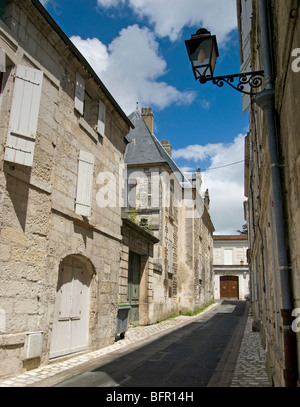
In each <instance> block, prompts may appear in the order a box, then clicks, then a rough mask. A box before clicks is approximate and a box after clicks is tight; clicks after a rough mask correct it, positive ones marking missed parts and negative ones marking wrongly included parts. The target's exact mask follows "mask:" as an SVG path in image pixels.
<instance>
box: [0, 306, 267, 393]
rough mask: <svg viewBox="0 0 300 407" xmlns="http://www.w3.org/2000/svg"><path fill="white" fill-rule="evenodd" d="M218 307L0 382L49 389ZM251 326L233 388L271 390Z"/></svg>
mask: <svg viewBox="0 0 300 407" xmlns="http://www.w3.org/2000/svg"><path fill="white" fill-rule="evenodd" d="M219 305H220V304H219V303H217V304H213V305H212V306H210V307H209V308H207V309H206V310H205V311H204V312H202V313H201V314H199V315H196V316H193V317H186V316H180V317H177V318H172V319H169V320H166V321H163V322H160V323H158V324H154V325H149V326H139V327H135V328H129V329H128V331H127V332H126V335H125V338H124V339H122V340H119V341H116V342H115V343H114V344H113V345H110V346H108V347H106V348H103V349H99V350H97V351H95V352H89V353H83V354H80V355H77V356H74V357H72V358H69V359H66V360H62V361H56V362H52V363H50V364H48V365H46V366H43V367H40V368H37V369H34V370H30V371H28V372H25V373H22V374H18V375H16V376H10V377H7V378H4V379H2V380H0V387H47V386H49V379H50V383H51V384H50V386H51V385H53V384H57V383H59V380H57V381H56V383H55V379H56V376H58V375H61V374H62V373H66V374H69V373H70V372H72V370H73V371H75V370H76V369H80V367H83V366H84V365H86V364H87V363H88V362H93V361H95V360H97V359H99V361H101V358H102V357H104V356H105V355H109V354H112V353H113V352H115V351H118V350H122V349H125V348H126V347H129V346H131V345H132V344H137V343H142V341H143V340H147V339H149V338H151V336H153V335H155V337H156V338H157V337H158V336H162V335H165V334H166V333H169V332H170V331H172V330H174V329H178V328H180V327H182V326H184V325H185V324H189V323H191V322H193V321H194V320H195V319H198V318H208V314H209V313H210V311H213V310H214V309H215V308H216V307H218V306H219ZM251 324H252V320H251V316H249V317H248V321H247V325H246V329H245V332H244V337H243V340H242V344H241V349H240V353H239V356H238V360H237V364H236V368H235V371H234V375H233V377H232V384H231V387H249V386H250V387H252V386H255V387H257V386H259V387H260V386H261V387H268V386H270V385H269V384H268V380H267V376H266V373H265V370H264V353H263V350H262V349H261V346H260V340H259V333H256V332H255V333H254V332H251ZM47 380H48V382H47ZM51 380H52V381H51Z"/></svg>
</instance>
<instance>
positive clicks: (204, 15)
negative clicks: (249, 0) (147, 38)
mask: <svg viewBox="0 0 300 407" xmlns="http://www.w3.org/2000/svg"><path fill="white" fill-rule="evenodd" d="M97 1H98V5H99V6H102V7H104V8H109V7H120V6H122V5H126V4H127V5H128V6H129V7H131V8H132V9H133V11H134V12H135V13H136V14H137V15H138V16H140V17H141V18H147V19H148V21H149V22H150V23H151V24H153V26H154V29H155V33H156V35H158V36H160V37H169V38H170V40H171V41H176V40H177V39H178V38H179V37H180V35H181V32H182V29H183V28H184V27H185V26H188V27H194V26H199V28H200V27H202V26H203V27H205V28H207V29H209V30H211V31H212V32H213V33H214V34H216V35H217V37H218V41H219V43H222V42H223V41H224V39H225V37H226V35H227V34H228V33H229V32H230V31H231V30H233V29H234V28H236V26H237V17H236V0H184V1H183V0H97Z"/></svg>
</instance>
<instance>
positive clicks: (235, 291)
mask: <svg viewBox="0 0 300 407" xmlns="http://www.w3.org/2000/svg"><path fill="white" fill-rule="evenodd" d="M220 297H221V298H239V278H238V277H236V276H221V277H220Z"/></svg>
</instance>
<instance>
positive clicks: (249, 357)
mask: <svg viewBox="0 0 300 407" xmlns="http://www.w3.org/2000/svg"><path fill="white" fill-rule="evenodd" d="M252 321H253V320H252V317H251V315H250V314H249V316H248V320H247V323H246V327H245V331H244V336H243V339H242V343H241V347H240V351H239V356H238V358H237V361H236V365H235V369H234V372H233V376H232V380H231V386H230V387H271V383H270V381H269V378H268V375H267V373H266V369H265V351H264V349H263V348H262V347H261V341H260V335H259V332H252Z"/></svg>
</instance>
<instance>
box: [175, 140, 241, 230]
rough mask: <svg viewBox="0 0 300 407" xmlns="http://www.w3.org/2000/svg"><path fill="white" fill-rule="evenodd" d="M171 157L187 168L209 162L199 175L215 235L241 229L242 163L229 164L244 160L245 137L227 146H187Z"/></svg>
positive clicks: (219, 144) (222, 144)
mask: <svg viewBox="0 0 300 407" xmlns="http://www.w3.org/2000/svg"><path fill="white" fill-rule="evenodd" d="M172 156H173V158H175V159H176V158H184V159H186V160H187V163H186V168H187V167H188V164H189V163H190V162H199V163H200V162H201V161H202V160H209V161H210V166H209V168H208V169H207V170H206V171H205V172H204V173H203V174H202V176H203V191H205V190H206V188H208V189H209V194H210V215H211V218H212V221H213V223H214V226H215V228H216V234H234V233H236V230H237V229H241V227H242V225H243V224H244V223H245V221H244V211H243V202H244V200H245V198H244V167H243V163H238V164H234V165H229V166H228V164H231V163H237V162H239V161H242V160H243V159H244V136H243V135H241V134H240V135H239V136H237V137H236V138H235V139H234V140H233V142H232V143H229V144H224V143H217V144H207V145H205V146H201V145H193V146H187V147H186V148H183V149H178V150H174V151H173V152H172ZM200 167H201V165H200ZM217 167H222V168H217ZM194 168H195V166H194Z"/></svg>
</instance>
